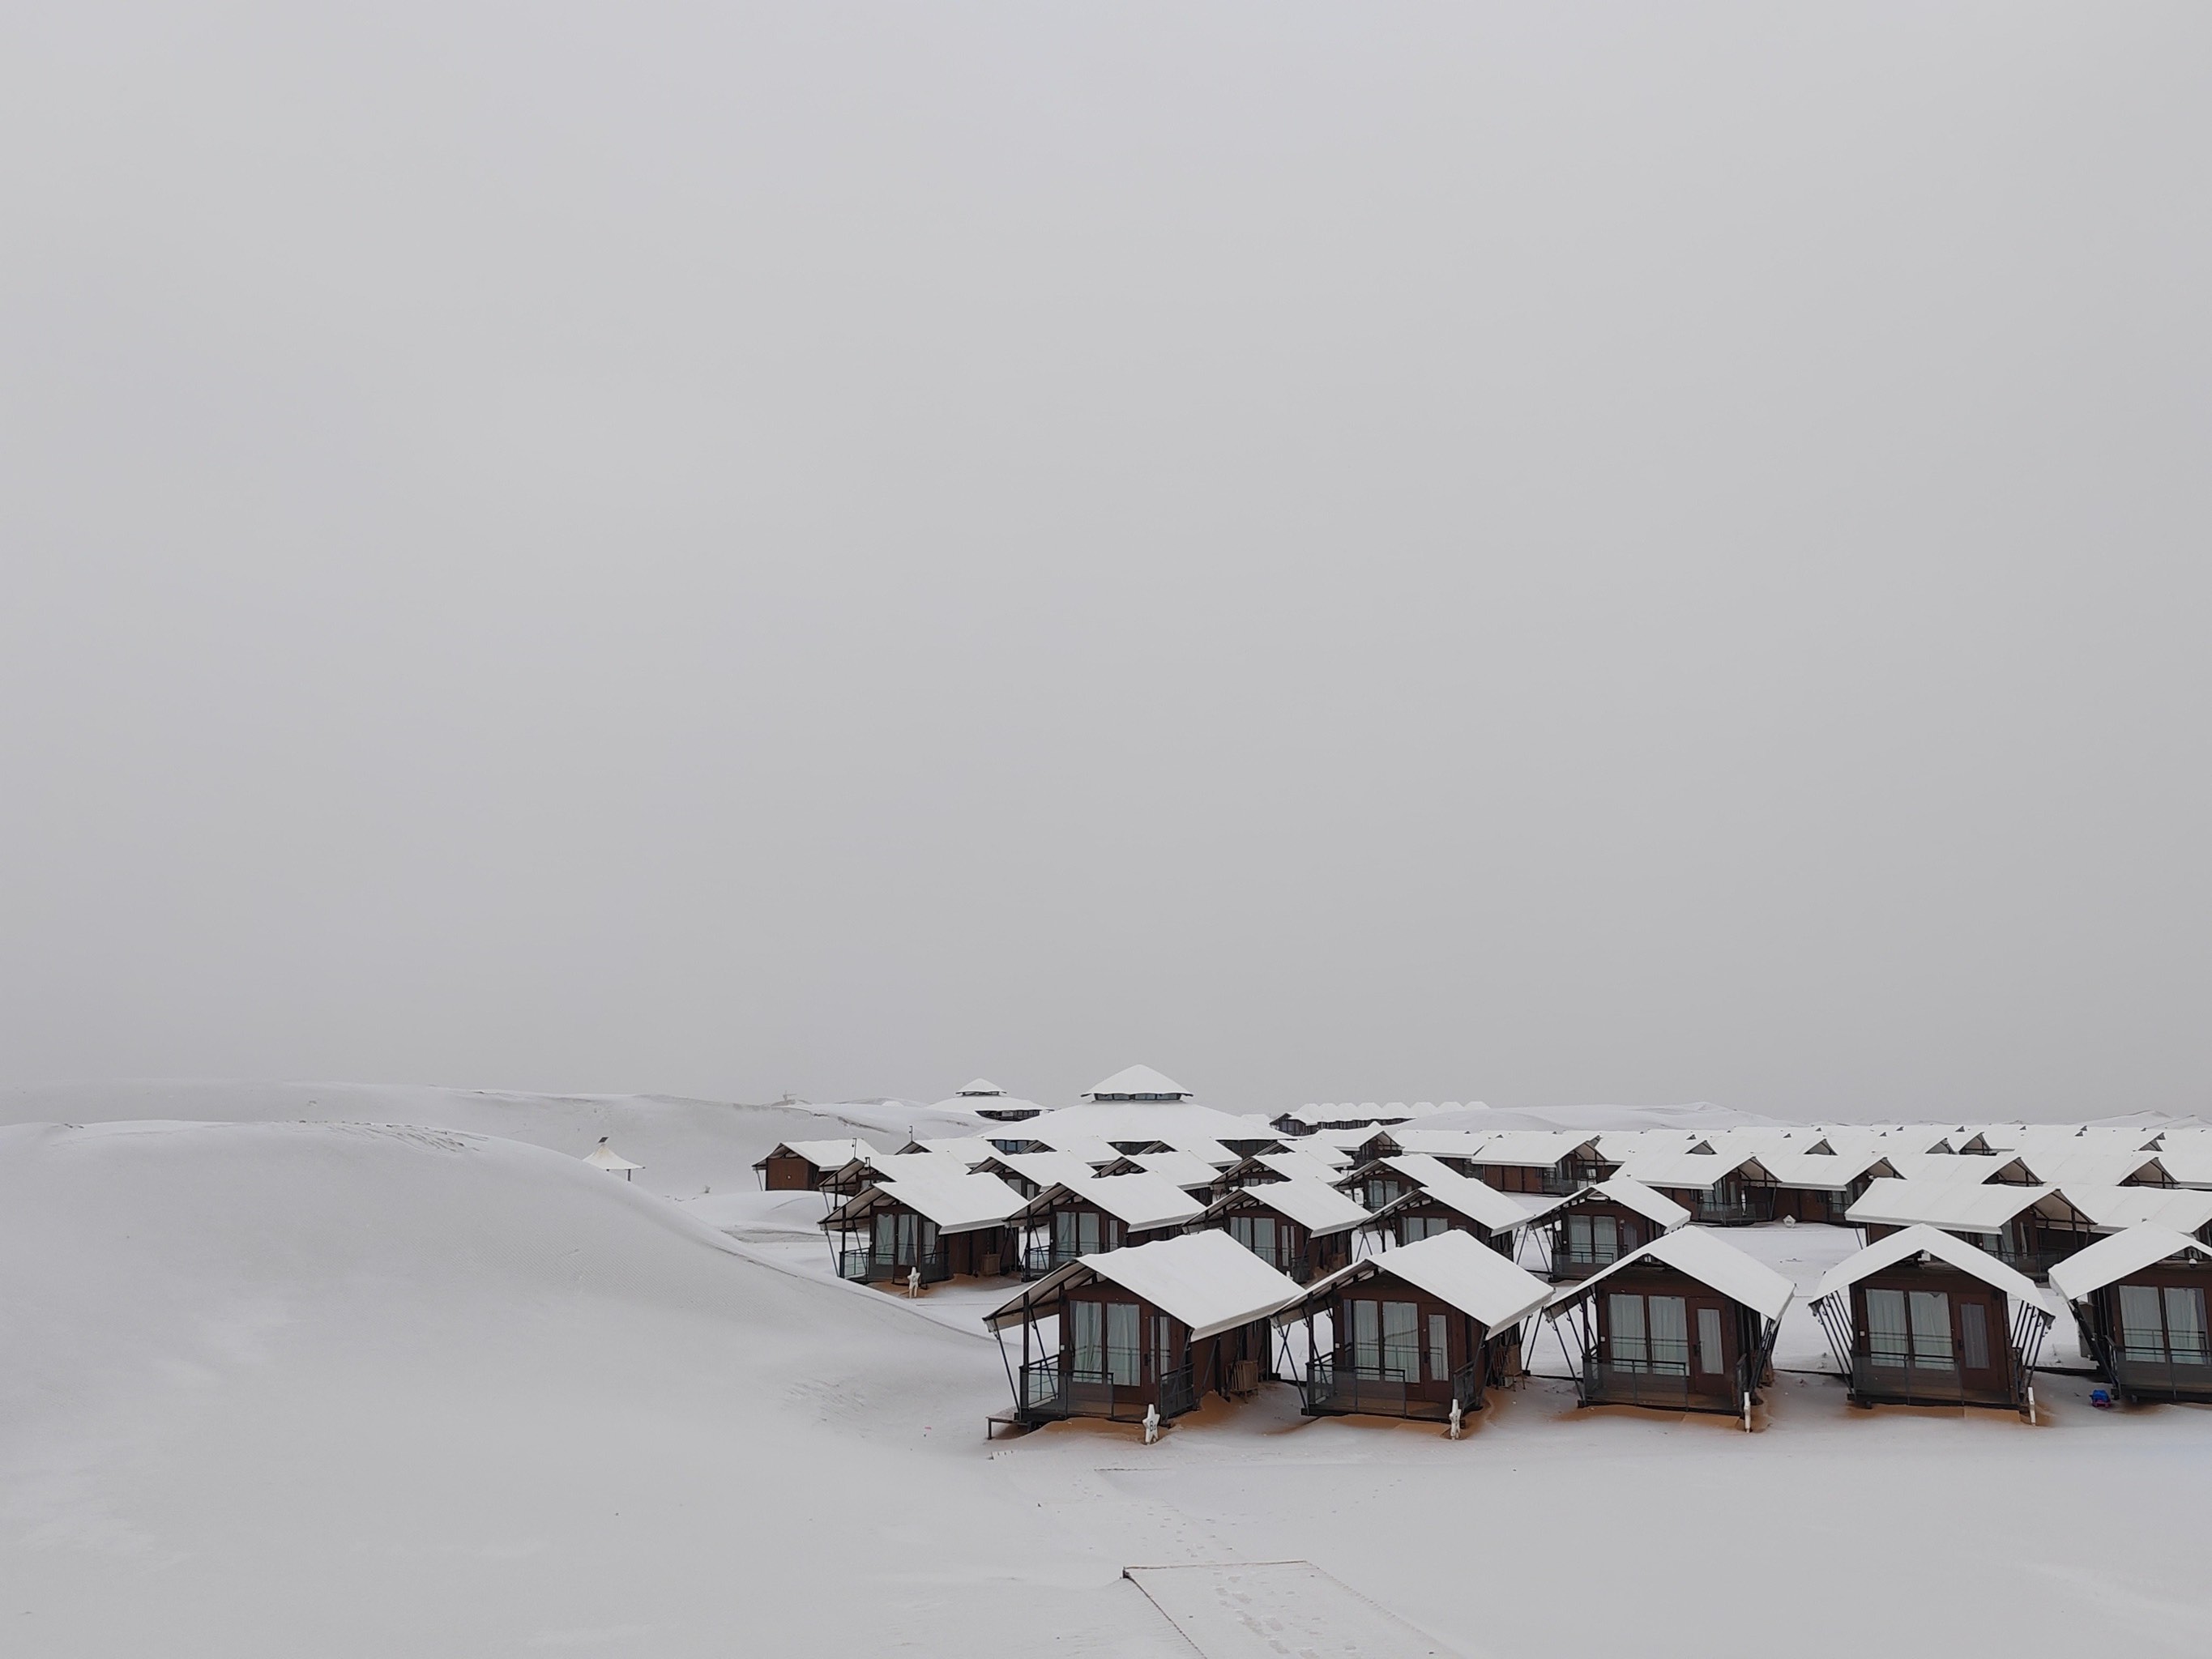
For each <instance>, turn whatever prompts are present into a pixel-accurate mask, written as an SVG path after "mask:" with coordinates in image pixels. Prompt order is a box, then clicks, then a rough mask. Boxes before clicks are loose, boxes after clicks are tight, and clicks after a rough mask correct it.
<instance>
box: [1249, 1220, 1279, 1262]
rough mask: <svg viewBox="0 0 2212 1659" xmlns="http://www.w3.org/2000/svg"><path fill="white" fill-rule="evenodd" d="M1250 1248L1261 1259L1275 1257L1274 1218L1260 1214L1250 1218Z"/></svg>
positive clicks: (1272, 1258) (1269, 1259) (1267, 1259)
mask: <svg viewBox="0 0 2212 1659" xmlns="http://www.w3.org/2000/svg"><path fill="white" fill-rule="evenodd" d="M1252 1249H1253V1251H1254V1253H1255V1254H1256V1255H1259V1256H1260V1257H1261V1260H1263V1261H1274V1259H1275V1218H1274V1217H1273V1216H1271V1215H1261V1216H1255V1217H1253V1218H1252Z"/></svg>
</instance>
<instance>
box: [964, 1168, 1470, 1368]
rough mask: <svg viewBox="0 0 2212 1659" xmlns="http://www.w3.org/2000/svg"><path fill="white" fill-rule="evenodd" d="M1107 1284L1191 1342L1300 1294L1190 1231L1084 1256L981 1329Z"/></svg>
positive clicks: (1230, 1248)
mask: <svg viewBox="0 0 2212 1659" xmlns="http://www.w3.org/2000/svg"><path fill="white" fill-rule="evenodd" d="M1115 1179H1116V1180H1121V1181H1134V1180H1137V1179H1139V1177H1138V1176H1116V1177H1115ZM1477 1248H1478V1249H1480V1246H1478V1247H1477ZM1097 1279H1105V1280H1106V1281H1107V1282H1109V1284H1115V1285H1120V1286H1121V1288H1122V1289H1123V1290H1125V1291H1132V1292H1133V1293H1134V1294H1136V1295H1137V1296H1139V1297H1142V1298H1143V1299H1144V1300H1145V1301H1146V1302H1149V1303H1151V1304H1152V1306H1154V1307H1156V1308H1158V1309H1159V1310H1160V1311H1161V1312H1163V1313H1164V1314H1166V1315H1168V1316H1170V1318H1173V1319H1179V1320H1181V1321H1182V1322H1183V1323H1184V1324H1185V1325H1188V1327H1189V1328H1190V1337H1191V1340H1193V1341H1198V1340H1203V1339H1204V1338H1206V1337H1209V1336H1212V1335H1215V1334H1218V1333H1219V1332H1222V1331H1226V1330H1233V1329H1234V1328H1237V1326H1239V1325H1249V1324H1250V1323H1251V1322H1253V1321H1254V1320H1255V1319H1265V1318H1267V1316H1269V1315H1271V1314H1273V1312H1274V1311H1275V1310H1277V1309H1278V1308H1280V1307H1282V1306H1283V1305H1284V1304H1285V1303H1288V1302H1291V1301H1295V1300H1296V1299H1297V1297H1299V1296H1300V1295H1302V1294H1303V1292H1302V1291H1300V1289H1299V1288H1298V1286H1297V1284H1296V1283H1295V1282H1294V1281H1293V1280H1291V1279H1289V1278H1287V1277H1285V1275H1284V1274H1282V1273H1278V1272H1276V1271H1275V1269H1273V1267H1269V1266H1268V1265H1267V1263H1266V1262H1264V1261H1261V1260H1260V1258H1259V1257H1258V1256H1256V1255H1253V1254H1252V1252H1251V1251H1249V1250H1248V1249H1245V1248H1244V1247H1243V1245H1242V1244H1239V1243H1237V1241H1236V1240H1235V1239H1233V1238H1231V1237H1230V1236H1229V1235H1228V1234H1227V1233H1224V1232H1202V1233H1185V1234H1183V1235H1182V1236H1181V1237H1176V1238H1164V1239H1161V1240H1159V1241H1158V1243H1152V1244H1133V1245H1130V1246H1128V1247H1127V1249H1119V1250H1109V1251H1107V1252H1106V1253H1105V1254H1104V1255H1086V1256H1083V1257H1080V1258H1079V1259H1078V1260H1076V1261H1071V1262H1069V1263H1068V1264H1067V1265H1066V1267H1061V1268H1060V1269H1058V1270H1056V1271H1055V1272H1053V1273H1048V1274H1046V1275H1045V1277H1044V1278H1042V1279H1039V1280H1038V1281H1037V1282H1036V1284H1034V1285H1030V1287H1029V1288H1028V1289H1027V1290H1025V1291H1023V1292H1022V1294H1021V1295H1019V1296H1018V1297H1014V1299H1013V1300H1012V1301H1011V1302H1008V1303H1007V1304H1006V1305H1005V1306H1003V1307H1001V1308H1000V1309H998V1310H995V1311H994V1312H992V1313H990V1314H987V1315H986V1316H984V1319H983V1323H984V1324H985V1326H986V1327H987V1328H990V1329H992V1330H994V1331H996V1330H1002V1329H1004V1328H1006V1326H1008V1325H1013V1324H1018V1323H1020V1322H1021V1321H1022V1319H1023V1317H1024V1315H1025V1314H1026V1312H1027V1311H1028V1310H1030V1308H1032V1307H1036V1306H1037V1305H1038V1304H1042V1303H1044V1302H1047V1301H1051V1300H1056V1299H1057V1298H1058V1297H1059V1295H1060V1292H1061V1291H1064V1290H1065V1289H1066V1287H1067V1286H1069V1285H1075V1284H1085V1283H1091V1282H1093V1281H1096V1280H1097Z"/></svg>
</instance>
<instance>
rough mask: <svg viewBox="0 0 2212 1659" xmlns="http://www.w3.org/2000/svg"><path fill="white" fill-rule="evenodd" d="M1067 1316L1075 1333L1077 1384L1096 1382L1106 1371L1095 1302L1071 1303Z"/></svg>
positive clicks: (1103, 1341)
mask: <svg viewBox="0 0 2212 1659" xmlns="http://www.w3.org/2000/svg"><path fill="white" fill-rule="evenodd" d="M1067 1311H1068V1316H1069V1319H1070V1321H1071V1322H1072V1323H1073V1327H1074V1332H1075V1338H1074V1340H1075V1375H1076V1379H1077V1380H1078V1381H1079V1382H1088V1383H1096V1382H1097V1381H1098V1380H1099V1376H1100V1373H1101V1372H1103V1370H1105V1369H1106V1356H1105V1339H1104V1337H1103V1335H1102V1334H1101V1328H1100V1309H1099V1305H1098V1304H1097V1303H1096V1302H1071V1303H1070V1304H1068V1308H1067Z"/></svg>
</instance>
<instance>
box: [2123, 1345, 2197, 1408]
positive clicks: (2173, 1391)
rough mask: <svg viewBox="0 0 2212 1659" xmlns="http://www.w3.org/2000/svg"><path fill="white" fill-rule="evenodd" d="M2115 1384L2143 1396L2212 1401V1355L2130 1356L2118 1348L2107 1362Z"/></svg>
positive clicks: (2140, 1396) (2127, 1391) (2144, 1397)
mask: <svg viewBox="0 0 2212 1659" xmlns="http://www.w3.org/2000/svg"><path fill="white" fill-rule="evenodd" d="M2106 1369H2107V1370H2110V1371H2111V1372H2112V1384H2113V1386H2114V1387H2115V1388H2118V1389H2120V1390H2121V1392H2123V1393H2124V1394H2126V1395H2131V1396H2134V1397H2137V1398H2142V1399H2152V1398H2155V1399H2160V1400H2199V1401H2212V1358H2191V1357H2190V1356H2188V1355H2183V1356H2181V1357H2180V1358H2172V1357H2170V1356H2161V1357H2160V1358H2148V1357H2147V1356H2146V1357H2138V1358H2130V1357H2129V1354H2128V1351H2127V1350H2126V1349H2124V1348H2116V1349H2114V1350H2113V1351H2112V1353H2111V1355H2110V1356H2109V1357H2108V1358H2107V1359H2106Z"/></svg>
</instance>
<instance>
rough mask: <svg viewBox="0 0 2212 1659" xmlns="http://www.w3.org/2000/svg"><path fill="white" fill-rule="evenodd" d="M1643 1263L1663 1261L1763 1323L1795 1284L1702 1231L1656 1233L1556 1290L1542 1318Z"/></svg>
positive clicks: (1784, 1303) (1784, 1301)
mask: <svg viewBox="0 0 2212 1659" xmlns="http://www.w3.org/2000/svg"><path fill="white" fill-rule="evenodd" d="M1647 1260H1648V1261H1659V1262H1663V1263H1664V1264H1666V1265H1667V1266H1668V1267H1672V1268H1674V1270H1675V1271H1676V1272H1677V1273H1684V1274H1686V1275H1687V1276H1688V1277H1690V1278H1692V1279H1696V1280H1697V1281H1698V1283H1699V1284H1700V1285H1705V1286H1706V1287H1707V1288H1708V1289H1711V1290H1716V1291H1719V1292H1720V1293H1721V1294H1722V1295H1723V1296H1725V1297H1732V1298H1733V1299H1734V1300H1735V1301H1738V1302H1741V1303H1742V1304H1743V1305H1744V1306H1745V1307H1747V1308H1749V1309H1750V1310H1752V1311H1753V1312H1754V1313H1757V1314H1759V1315H1760V1316H1763V1317H1765V1318H1767V1319H1779V1318H1781V1317H1782V1310H1784V1308H1787V1307H1788V1306H1789V1305H1790V1297H1794V1296H1796V1294H1797V1287H1796V1285H1793V1284H1791V1283H1790V1281H1789V1280H1788V1279H1784V1277H1783V1276H1782V1275H1781V1274H1780V1273H1777V1272H1775V1271H1774V1269H1773V1268H1771V1267H1768V1266H1767V1265H1766V1264H1765V1262H1764V1261H1759V1260H1757V1259H1756V1258H1754V1257H1753V1256H1749V1255H1745V1254H1744V1252H1742V1251H1741V1250H1740V1249H1736V1247H1735V1245H1733V1244H1726V1243H1722V1242H1721V1240H1720V1239H1719V1238H1718V1237H1715V1236H1714V1235H1713V1234H1711V1233H1710V1232H1707V1231H1705V1230H1704V1229H1703V1228H1699V1227H1685V1228H1683V1229H1682V1230H1681V1231H1679V1232H1672V1233H1662V1235H1661V1236H1660V1237H1657V1238H1655V1239H1653V1240H1652V1241H1651V1242H1650V1243H1649V1244H1646V1245H1644V1247H1643V1248H1642V1249H1634V1250H1631V1251H1630V1252H1629V1253H1628V1254H1627V1255H1625V1256H1622V1257H1621V1258H1620V1260H1619V1261H1616V1262H1614V1263H1613V1265H1612V1266H1611V1267H1603V1268H1601V1269H1600V1270H1599V1271H1597V1272H1596V1273H1592V1274H1591V1275H1590V1276H1589V1278H1588V1279H1584V1280H1583V1282H1582V1283H1581V1284H1579V1285H1564V1286H1562V1287H1561V1288H1560V1290H1559V1293H1558V1294H1557V1295H1555V1296H1554V1297H1553V1298H1552V1303H1551V1305H1550V1306H1549V1307H1548V1308H1547V1309H1546V1310H1545V1316H1546V1317H1547V1318H1553V1319H1556V1318H1558V1317H1559V1313H1560V1312H1561V1310H1564V1309H1565V1308H1566V1307H1567V1306H1568V1305H1569V1304H1572V1303H1575V1302H1578V1301H1580V1300H1582V1299H1583V1297H1587V1296H1589V1295H1590V1294H1591V1293H1592V1292H1593V1291H1595V1290H1596V1289H1597V1287H1598V1286H1599V1285H1602V1284H1603V1283H1605V1281H1606V1280H1607V1279H1610V1278H1612V1277H1613V1275H1614V1274H1615V1273H1620V1272H1621V1271H1623V1270H1624V1269H1626V1268H1627V1267H1633V1266H1634V1265H1635V1264H1636V1263H1638V1262H1639V1261H1647Z"/></svg>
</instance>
